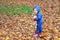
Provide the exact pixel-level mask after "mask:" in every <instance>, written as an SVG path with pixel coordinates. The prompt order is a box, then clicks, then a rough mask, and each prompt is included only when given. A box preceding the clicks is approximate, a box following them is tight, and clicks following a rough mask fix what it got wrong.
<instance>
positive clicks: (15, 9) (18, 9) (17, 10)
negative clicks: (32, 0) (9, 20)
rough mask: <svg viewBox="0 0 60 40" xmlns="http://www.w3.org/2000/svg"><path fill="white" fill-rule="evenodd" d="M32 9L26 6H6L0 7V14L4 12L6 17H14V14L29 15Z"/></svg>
mask: <svg viewBox="0 0 60 40" xmlns="http://www.w3.org/2000/svg"><path fill="white" fill-rule="evenodd" d="M32 11H33V9H32V8H31V7H28V6H26V5H22V6H19V5H7V6H0V12H4V13H6V14H7V15H15V14H22V13H27V14H31V13H32Z"/></svg>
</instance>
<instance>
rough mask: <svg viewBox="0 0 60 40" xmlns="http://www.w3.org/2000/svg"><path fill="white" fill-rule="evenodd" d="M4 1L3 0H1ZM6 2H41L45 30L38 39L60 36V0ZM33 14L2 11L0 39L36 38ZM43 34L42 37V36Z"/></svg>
mask: <svg viewBox="0 0 60 40" xmlns="http://www.w3.org/2000/svg"><path fill="white" fill-rule="evenodd" d="M0 3H2V0H0ZM5 3H6V4H4V3H2V4H3V5H7V4H8V5H10V4H18V5H28V6H30V7H33V6H34V5H35V4H39V5H40V7H41V13H42V15H43V32H42V33H41V35H39V37H38V39H37V40H58V39H57V38H60V35H59V34H60V13H59V10H60V6H59V5H60V4H59V0H38V1H37V0H6V2H5ZM32 24H33V19H32V14H22V15H14V16H6V15H3V14H1V13H0V40H5V39H6V36H8V40H35V38H33V37H32V35H33V33H34V31H35V24H34V25H32ZM40 36H42V37H40Z"/></svg>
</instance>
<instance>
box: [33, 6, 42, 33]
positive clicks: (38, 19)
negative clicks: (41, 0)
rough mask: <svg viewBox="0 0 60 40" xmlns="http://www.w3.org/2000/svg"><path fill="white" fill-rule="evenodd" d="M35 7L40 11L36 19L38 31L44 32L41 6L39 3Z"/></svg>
mask: <svg viewBox="0 0 60 40" xmlns="http://www.w3.org/2000/svg"><path fill="white" fill-rule="evenodd" d="M34 9H36V10H37V11H38V12H37V14H36V16H37V18H36V19H35V20H36V21H37V29H36V33H39V32H42V14H41V12H40V7H39V6H38V5H36V6H34Z"/></svg>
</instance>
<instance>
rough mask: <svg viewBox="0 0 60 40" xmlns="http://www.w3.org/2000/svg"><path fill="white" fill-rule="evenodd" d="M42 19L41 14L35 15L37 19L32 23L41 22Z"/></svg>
mask: <svg viewBox="0 0 60 40" xmlns="http://www.w3.org/2000/svg"><path fill="white" fill-rule="evenodd" d="M41 19H42V15H41V14H38V15H37V18H35V19H34V21H38V20H41Z"/></svg>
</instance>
